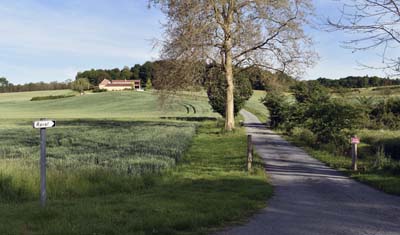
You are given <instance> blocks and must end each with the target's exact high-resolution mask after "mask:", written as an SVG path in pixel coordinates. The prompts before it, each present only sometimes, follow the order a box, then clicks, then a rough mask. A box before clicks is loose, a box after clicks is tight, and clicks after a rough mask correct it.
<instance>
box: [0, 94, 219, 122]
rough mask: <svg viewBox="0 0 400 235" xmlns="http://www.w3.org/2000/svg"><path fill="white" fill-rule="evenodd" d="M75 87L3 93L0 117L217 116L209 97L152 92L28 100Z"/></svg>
mask: <svg viewBox="0 0 400 235" xmlns="http://www.w3.org/2000/svg"><path fill="white" fill-rule="evenodd" d="M71 92H72V91H69V90H63V91H50V92H49V91H44V92H43V91H40V92H21V93H7V94H0V113H1V116H0V119H9V120H10V119H11V120H15V119H35V118H41V117H46V118H56V119H60V118H61V119H77V118H96V119H105V118H106V119H115V118H117V119H132V118H134V119H146V120H147V119H149V118H152V119H158V118H161V117H217V114H215V113H213V112H212V110H211V108H210V106H209V104H208V102H207V98H206V97H201V96H196V97H194V98H187V97H180V96H169V99H168V100H162V101H163V102H164V104H163V105H161V104H162V102H161V101H160V100H158V96H157V95H155V94H153V93H151V92H130V91H125V92H104V93H89V94H86V95H83V96H79V95H78V96H75V97H71V98H65V99H57V100H44V101H35V102H33V101H29V100H30V99H31V98H32V97H36V96H48V95H63V94H69V93H71Z"/></svg>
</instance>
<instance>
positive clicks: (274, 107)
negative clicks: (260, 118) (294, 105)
mask: <svg viewBox="0 0 400 235" xmlns="http://www.w3.org/2000/svg"><path fill="white" fill-rule="evenodd" d="M262 102H263V104H264V105H265V106H266V107H267V109H268V111H269V119H270V126H271V128H276V127H278V126H279V125H281V124H283V122H285V119H286V116H287V110H288V107H289V104H288V103H287V102H286V98H285V96H284V95H283V94H282V93H278V92H268V93H267V95H266V96H265V97H264V98H263V99H262Z"/></svg>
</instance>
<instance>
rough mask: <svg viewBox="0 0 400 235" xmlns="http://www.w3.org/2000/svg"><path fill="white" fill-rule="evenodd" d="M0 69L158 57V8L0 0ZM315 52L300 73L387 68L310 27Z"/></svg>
mask: <svg viewBox="0 0 400 235" xmlns="http://www.w3.org/2000/svg"><path fill="white" fill-rule="evenodd" d="M314 3H315V8H316V13H317V15H318V16H319V17H320V18H326V17H328V16H331V17H335V16H337V12H338V11H337V10H338V5H337V2H336V1H335V0H314ZM0 16H1V20H0V77H2V76H4V77H6V78H7V79H8V80H9V81H10V82H12V83H14V84H22V83H28V82H38V81H45V82H49V81H65V80H67V79H74V77H75V75H76V73H77V72H78V71H83V70H87V69H91V68H96V69H97V68H107V69H109V68H115V67H119V68H122V67H124V66H130V67H131V66H133V65H134V64H137V63H139V64H142V63H144V62H145V61H148V60H155V59H157V57H158V49H156V48H154V39H160V38H162V36H163V31H162V27H161V24H160V23H161V22H165V18H164V16H163V15H162V13H161V12H160V11H159V10H158V9H155V8H150V9H149V8H148V2H147V0H84V1H82V0H68V1H65V0H18V1H15V0H0ZM306 31H307V33H308V34H309V35H310V36H311V37H312V38H313V39H314V41H315V45H314V47H315V50H316V51H317V52H318V53H319V56H320V59H319V60H318V61H317V64H316V66H315V67H313V68H311V69H308V70H306V73H305V75H304V76H303V79H316V78H318V77H328V78H340V77H345V76H349V75H367V74H368V75H378V76H382V75H384V74H383V73H382V72H380V71H377V70H365V69H361V67H360V66H359V63H366V64H372V65H379V64H381V58H380V57H379V56H378V53H379V51H368V52H363V53H352V52H351V51H350V50H347V49H344V48H342V47H341V44H340V42H341V41H344V40H346V37H347V35H345V34H343V33H341V32H334V33H332V32H330V33H328V32H323V31H320V30H317V29H314V28H312V27H307V29H306Z"/></svg>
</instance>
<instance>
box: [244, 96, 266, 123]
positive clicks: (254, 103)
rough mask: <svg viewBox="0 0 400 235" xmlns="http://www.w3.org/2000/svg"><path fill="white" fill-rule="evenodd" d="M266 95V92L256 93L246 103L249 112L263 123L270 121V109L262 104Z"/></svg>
mask: <svg viewBox="0 0 400 235" xmlns="http://www.w3.org/2000/svg"><path fill="white" fill-rule="evenodd" d="M265 94H266V92H265V91H254V93H253V96H252V97H251V98H250V99H249V100H248V101H247V102H246V105H245V107H244V108H245V109H246V110H247V111H249V112H252V113H253V114H254V115H256V116H257V117H258V119H259V120H260V121H261V122H263V123H265V122H267V119H268V109H267V108H266V107H265V105H264V104H263V103H261V99H262V98H264V96H265Z"/></svg>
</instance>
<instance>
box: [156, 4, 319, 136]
mask: <svg viewBox="0 0 400 235" xmlns="http://www.w3.org/2000/svg"><path fill="white" fill-rule="evenodd" d="M150 3H151V4H154V5H156V6H159V7H160V9H161V10H162V11H163V12H164V13H165V15H166V16H167V22H166V23H165V24H164V29H165V35H164V36H165V37H164V39H163V40H162V53H161V54H162V55H161V58H162V59H165V60H168V61H178V62H180V63H181V65H179V66H177V67H178V68H179V70H181V71H186V69H184V68H191V69H190V70H189V71H191V72H182V73H181V76H182V77H179V78H178V79H181V81H187V79H188V80H193V77H188V78H184V77H187V76H185V75H188V74H190V75H192V74H196V72H198V69H196V68H194V67H196V66H194V67H193V66H191V65H199V64H201V63H203V64H204V63H213V64H217V65H219V66H220V67H221V70H222V71H223V72H224V75H225V78H226V81H227V93H226V115H225V116H226V118H225V129H226V130H228V131H230V130H232V129H233V128H234V127H235V122H234V102H233V97H234V96H233V93H234V74H233V73H234V68H235V67H236V68H237V67H240V68H245V67H249V66H260V67H263V68H265V69H268V70H279V71H285V72H286V73H289V74H299V73H300V72H301V71H302V68H303V67H304V66H310V65H312V64H313V60H312V59H313V57H314V55H315V53H314V52H313V51H312V50H310V48H311V47H310V45H311V39H310V38H309V37H308V36H307V35H306V34H305V33H304V31H303V26H304V24H306V23H307V21H308V20H307V19H308V17H309V16H310V14H312V10H313V9H312V4H311V2H310V0H150ZM193 68H194V69H193ZM192 72H193V73H192ZM168 79H172V78H171V77H169V78H168Z"/></svg>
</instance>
